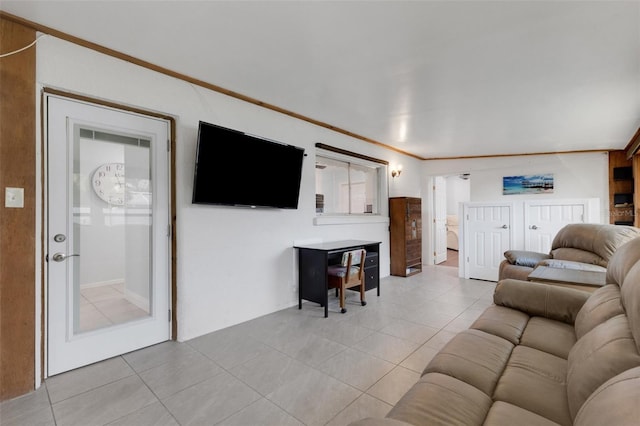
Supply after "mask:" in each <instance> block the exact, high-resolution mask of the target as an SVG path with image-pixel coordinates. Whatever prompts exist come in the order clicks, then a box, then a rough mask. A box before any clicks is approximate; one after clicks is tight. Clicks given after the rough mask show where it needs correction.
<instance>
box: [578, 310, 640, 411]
mask: <svg viewBox="0 0 640 426" xmlns="http://www.w3.org/2000/svg"><path fill="white" fill-rule="evenodd" d="M568 362H569V369H568V372H567V395H568V398H569V409H570V410H571V416H572V417H575V415H576V414H577V413H578V410H579V409H580V407H581V406H582V404H583V403H584V402H585V401H586V400H587V398H588V397H589V395H591V393H592V392H593V391H595V390H596V389H597V388H598V386H600V385H602V384H603V383H604V382H606V381H607V380H609V379H610V378H612V377H613V376H615V375H617V374H619V373H621V372H623V371H625V370H628V369H630V368H634V367H637V366H640V354H638V349H637V348H636V343H635V341H634V340H633V336H632V335H631V330H630V329H629V321H628V320H627V317H626V316H625V315H624V314H621V315H617V316H615V317H613V318H610V319H608V320H607V321H605V322H603V323H602V324H600V325H597V326H596V327H595V328H594V329H593V330H591V331H589V332H588V333H587V334H585V335H584V336H583V337H582V338H580V339H579V340H578V341H577V342H576V344H575V345H574V347H573V348H572V349H571V352H570V353H569V358H568Z"/></svg>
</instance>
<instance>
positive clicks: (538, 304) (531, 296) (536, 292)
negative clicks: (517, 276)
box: [493, 279, 591, 324]
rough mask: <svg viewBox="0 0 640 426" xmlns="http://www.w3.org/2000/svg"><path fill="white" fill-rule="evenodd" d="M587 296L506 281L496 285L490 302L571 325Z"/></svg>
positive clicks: (567, 290) (573, 290)
mask: <svg viewBox="0 0 640 426" xmlns="http://www.w3.org/2000/svg"><path fill="white" fill-rule="evenodd" d="M590 295H591V293H587V292H585V291H580V290H575V289H572V288H567V287H558V286H553V285H548V284H541V283H535V282H528V281H519V280H511V279H506V280H502V281H499V282H498V285H497V286H496V289H495V292H494V293H493V302H494V303H495V304H496V305H499V306H505V307H507V308H512V309H515V310H518V311H522V312H524V313H526V314H529V315H530V316H541V317H545V318H550V319H554V320H558V321H563V322H566V323H567V324H573V323H574V321H575V318H576V316H577V315H578V312H579V311H580V308H582V305H584V303H585V302H586V300H587V299H588V298H589V296H590Z"/></svg>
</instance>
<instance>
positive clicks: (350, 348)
mask: <svg viewBox="0 0 640 426" xmlns="http://www.w3.org/2000/svg"><path fill="white" fill-rule="evenodd" d="M381 286H382V287H381V296H380V297H376V295H375V291H370V292H368V293H367V301H368V304H367V306H364V307H363V306H360V303H359V298H358V294H357V293H356V292H353V293H351V292H350V293H351V294H350V295H349V298H348V299H347V309H348V312H347V313H345V314H340V313H339V309H340V308H339V306H338V301H337V299H335V298H334V297H331V303H330V307H329V318H323V314H324V310H323V309H322V308H320V307H319V306H318V305H316V304H313V303H304V304H303V306H302V310H298V308H297V306H295V307H292V308H288V309H284V310H282V311H279V312H275V313H273V314H269V315H266V316H263V317H260V318H257V319H254V320H251V321H248V322H245V323H242V324H238V325H236V326H233V327H229V328H226V329H223V330H219V331H217V332H214V333H211V334H207V335H204V336H201V337H198V338H195V339H193V340H189V341H187V342H184V343H178V342H165V343H161V344H158V345H155V346H152V347H149V348H145V349H141V350H139V351H135V352H132V353H128V354H125V355H122V356H119V357H115V358H112V359H108V360H106V361H102V362H99V363H96V364H93V365H90V366H87V367H83V368H80V369H77V370H73V371H70V372H67V373H63V374H60V375H58V376H54V377H51V378H49V379H47V380H46V381H45V383H44V384H43V385H42V386H41V387H40V388H39V389H38V390H36V391H35V392H32V393H30V394H27V395H25V396H22V397H19V398H16V399H13V400H9V401H5V402H3V403H1V404H0V424H1V425H2V426H13V425H58V426H63V425H64V426H66V425H83V426H93V425H96V426H97V425H120V426H129V425H131V426H143V425H167V426H168V425H224V426H257V425H274V426H288V425H291V426H294V425H308V426H311V425H327V426H339V425H348V424H349V423H350V422H352V421H355V420H357V419H360V418H363V417H367V416H373V417H383V416H384V415H386V413H387V412H388V411H389V409H390V408H391V406H392V405H393V404H395V403H396V402H397V401H398V399H399V398H400V397H401V396H402V395H403V394H404V393H405V392H406V390H407V389H408V388H409V387H410V386H411V385H413V383H415V381H416V380H417V379H418V378H419V376H420V373H421V372H422V370H423V369H424V367H425V366H426V364H427V363H428V361H429V360H430V359H431V358H432V357H433V356H434V354H435V353H436V351H437V350H438V349H440V348H441V347H442V346H443V345H444V344H445V343H446V342H447V341H448V340H449V339H450V338H451V337H452V336H453V335H454V334H455V333H456V332H458V331H461V330H463V329H465V328H467V327H468V326H469V325H470V324H471V323H472V322H473V321H474V320H475V319H476V318H477V317H478V315H479V314H480V313H481V312H482V311H483V310H484V309H485V308H486V307H487V306H489V305H491V303H492V295H493V290H494V288H495V283H492V282H487V281H478V280H465V279H461V278H458V277H457V268H452V267H446V266H429V267H426V268H424V270H423V272H422V273H420V274H417V275H414V276H412V277H409V278H400V277H385V278H383V279H382V280H381ZM331 296H333V293H331Z"/></svg>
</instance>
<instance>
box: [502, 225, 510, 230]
mask: <svg viewBox="0 0 640 426" xmlns="http://www.w3.org/2000/svg"><path fill="white" fill-rule="evenodd" d="M501 228H502V229H509V227H508V226H507V225H502V226H501Z"/></svg>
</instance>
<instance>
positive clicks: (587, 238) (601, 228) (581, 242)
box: [551, 223, 640, 266]
mask: <svg viewBox="0 0 640 426" xmlns="http://www.w3.org/2000/svg"><path fill="white" fill-rule="evenodd" d="M638 236H640V229H638V228H635V227H633V226H621V225H609V224H596V223H572V224H569V225H565V226H564V227H563V228H561V229H560V231H558V233H557V234H556V236H555V237H554V239H553V242H552V243H551V251H552V253H553V252H554V250H556V249H559V248H574V249H580V250H584V251H587V252H591V253H595V254H597V255H598V256H600V257H601V258H602V259H603V260H604V264H601V263H597V264H600V266H607V262H608V261H609V259H611V256H612V255H613V253H614V252H615V251H616V250H617V249H618V247H620V246H622V245H623V244H624V243H626V242H627V241H629V240H631V239H633V238H635V237H638ZM555 257H556V256H555V254H554V258H555ZM560 258H562V259H566V257H560ZM567 260H577V261H579V260H578V259H567ZM586 263H592V262H586Z"/></svg>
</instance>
